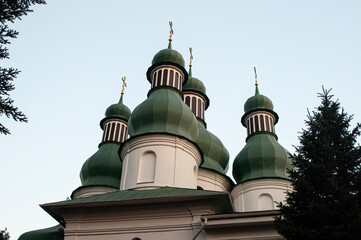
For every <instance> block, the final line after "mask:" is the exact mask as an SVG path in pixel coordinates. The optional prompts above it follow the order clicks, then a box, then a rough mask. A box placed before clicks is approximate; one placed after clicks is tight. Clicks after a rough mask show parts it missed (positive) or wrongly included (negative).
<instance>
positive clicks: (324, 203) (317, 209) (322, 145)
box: [275, 89, 361, 240]
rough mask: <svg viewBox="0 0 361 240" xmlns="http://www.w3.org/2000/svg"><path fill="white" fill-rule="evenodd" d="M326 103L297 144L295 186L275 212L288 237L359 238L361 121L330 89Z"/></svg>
mask: <svg viewBox="0 0 361 240" xmlns="http://www.w3.org/2000/svg"><path fill="white" fill-rule="evenodd" d="M319 97H320V98H321V105H320V106H319V107H317V108H316V109H315V111H313V112H312V113H309V114H308V117H307V120H306V121H305V123H306V128H305V129H303V130H302V132H301V136H300V137H299V140H300V146H298V147H296V153H295V155H294V160H293V164H294V167H295V169H294V170H292V171H291V172H290V173H291V179H292V181H293V182H292V185H293V190H294V191H291V192H289V193H288V197H287V199H286V204H282V203H281V204H280V211H281V215H280V216H278V217H276V221H275V222H276V227H277V229H278V232H279V233H280V234H281V235H282V236H283V237H285V238H286V239H289V240H291V239H316V240H317V239H331V240H332V239H360V236H361V231H360V229H361V228H360V226H361V209H360V208H361V205H360V190H361V189H360V164H361V162H360V159H361V148H360V146H359V145H358V144H357V138H358V137H359V136H360V128H361V125H360V124H357V125H356V127H355V128H353V129H350V128H351V125H350V124H351V120H352V115H348V114H347V113H345V111H344V109H343V108H341V106H340V103H339V102H338V101H337V100H336V101H334V100H333V99H332V98H333V96H332V95H331V94H330V90H325V89H323V93H322V94H319Z"/></svg>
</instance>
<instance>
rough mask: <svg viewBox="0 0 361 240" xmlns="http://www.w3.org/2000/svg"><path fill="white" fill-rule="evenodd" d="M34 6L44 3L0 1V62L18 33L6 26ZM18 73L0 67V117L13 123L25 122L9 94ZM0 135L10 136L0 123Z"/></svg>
mask: <svg viewBox="0 0 361 240" xmlns="http://www.w3.org/2000/svg"><path fill="white" fill-rule="evenodd" d="M34 4H45V1H44V0H0V60H4V59H6V58H9V51H8V49H7V48H6V47H5V45H8V44H10V39H12V38H16V37H17V36H18V34H19V32H18V31H16V30H14V29H11V28H9V26H8V24H9V23H13V22H14V21H15V20H16V19H21V17H22V16H24V15H27V14H28V13H29V12H31V11H32V10H31V9H29V8H30V6H31V5H34ZM19 72H20V71H19V70H18V69H15V68H11V67H10V68H4V67H1V66H0V116H2V115H3V114H4V115H5V116H6V117H8V118H12V119H13V120H15V121H20V122H27V121H28V119H27V117H26V116H25V114H24V113H22V112H21V111H20V110H19V109H18V108H17V107H15V106H14V105H13V103H14V100H13V99H11V98H10V94H9V92H11V91H13V90H14V89H15V87H14V84H13V81H14V79H15V78H16V76H17V75H18V74H19ZM0 133H1V134H5V135H6V134H10V131H9V129H7V128H6V127H5V126H4V125H2V124H1V123H0Z"/></svg>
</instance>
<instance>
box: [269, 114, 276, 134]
mask: <svg viewBox="0 0 361 240" xmlns="http://www.w3.org/2000/svg"><path fill="white" fill-rule="evenodd" d="M269 120H270V124H271V132H273V133H274V132H275V131H274V128H273V118H269Z"/></svg>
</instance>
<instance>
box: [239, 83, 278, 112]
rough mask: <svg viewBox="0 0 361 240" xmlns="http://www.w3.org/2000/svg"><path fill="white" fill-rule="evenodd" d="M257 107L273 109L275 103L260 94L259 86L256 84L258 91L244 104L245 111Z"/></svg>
mask: <svg viewBox="0 0 361 240" xmlns="http://www.w3.org/2000/svg"><path fill="white" fill-rule="evenodd" d="M255 109H268V110H271V111H272V110H273V103H272V101H271V99H269V98H268V97H266V96H264V95H261V94H259V91H258V86H256V93H255V95H254V96H252V97H250V98H248V99H247V101H246V103H245V104H244V111H245V112H249V111H252V110H255Z"/></svg>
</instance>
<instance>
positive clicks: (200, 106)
mask: <svg viewBox="0 0 361 240" xmlns="http://www.w3.org/2000/svg"><path fill="white" fill-rule="evenodd" d="M197 112H198V116H197V117H200V118H202V116H201V115H202V114H201V112H202V101H201V100H200V99H199V98H198V111H197Z"/></svg>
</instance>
